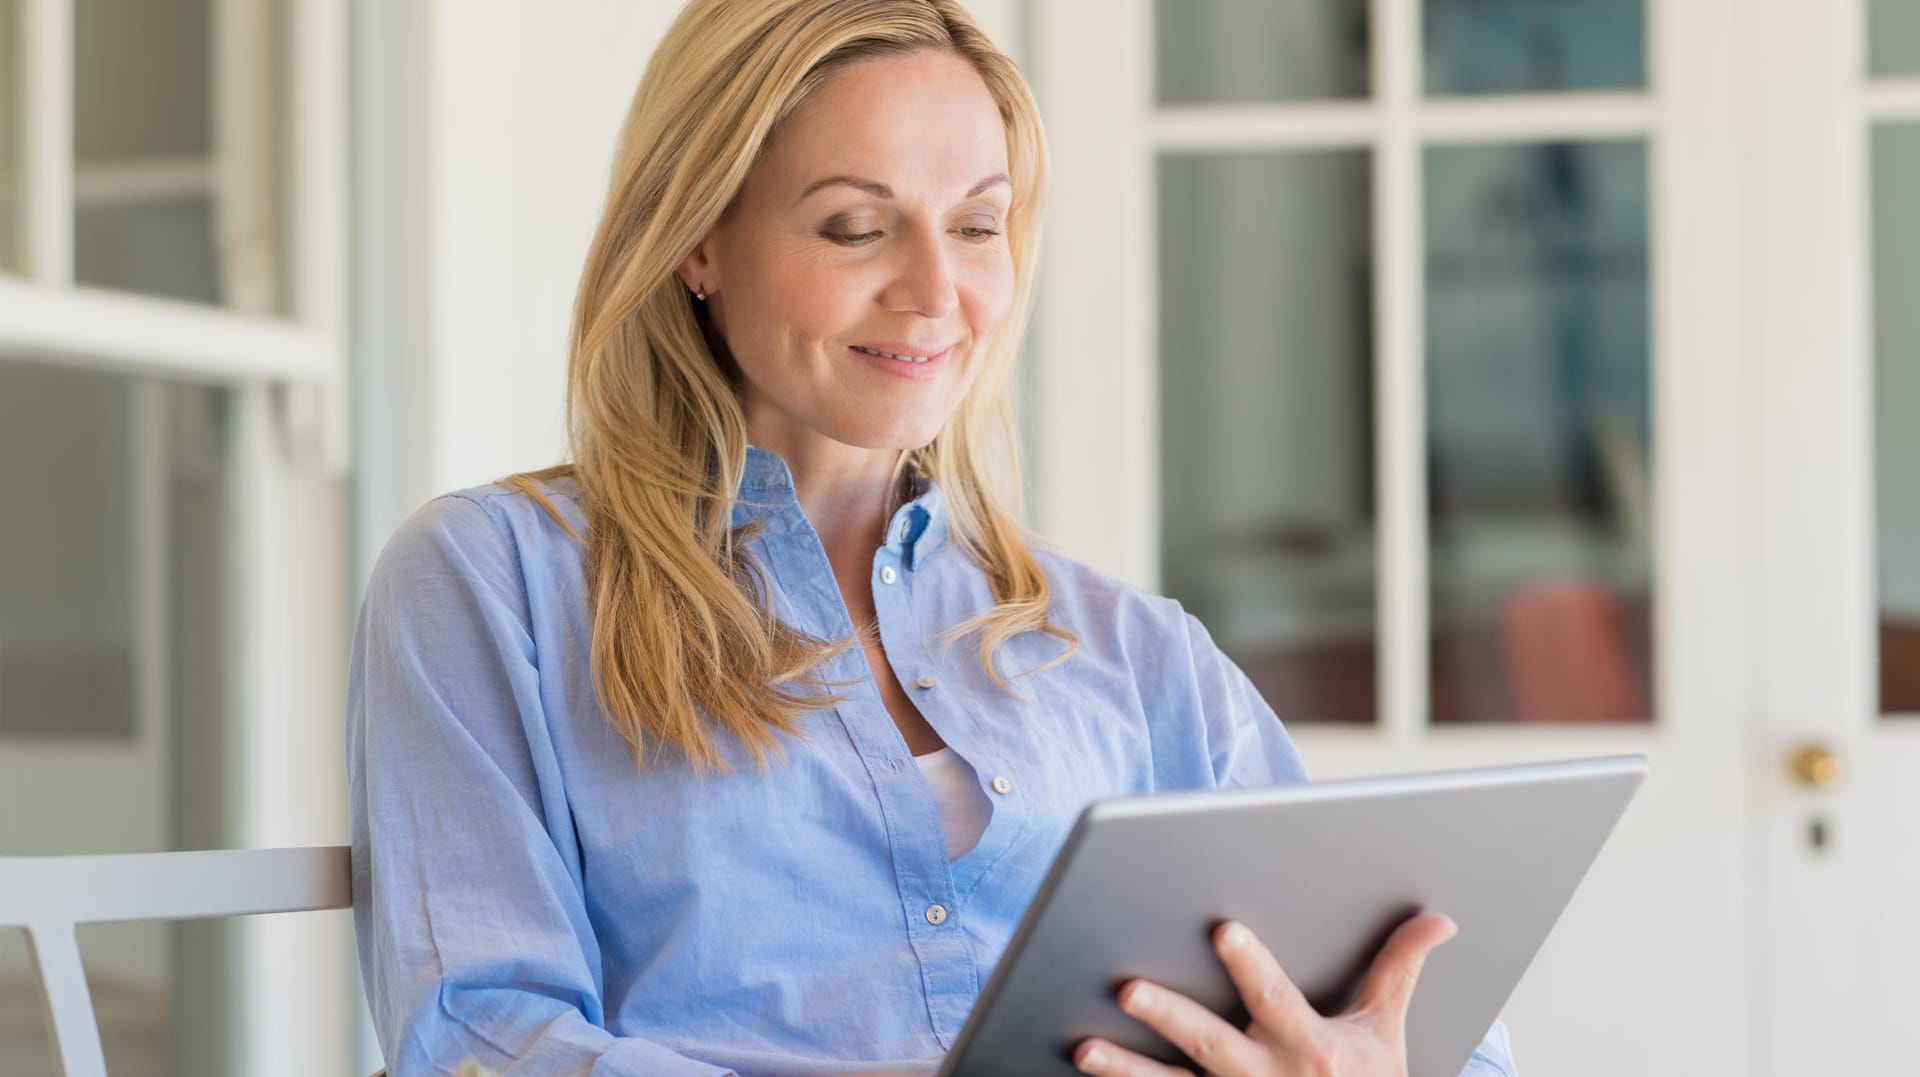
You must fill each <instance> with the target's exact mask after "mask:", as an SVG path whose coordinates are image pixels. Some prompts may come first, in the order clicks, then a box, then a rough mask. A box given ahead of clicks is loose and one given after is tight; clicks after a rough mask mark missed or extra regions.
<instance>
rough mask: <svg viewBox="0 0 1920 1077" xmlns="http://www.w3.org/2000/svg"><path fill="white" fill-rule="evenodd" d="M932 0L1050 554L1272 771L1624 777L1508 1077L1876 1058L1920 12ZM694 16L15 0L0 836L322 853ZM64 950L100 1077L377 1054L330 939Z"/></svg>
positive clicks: (1912, 506) (572, 5)
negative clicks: (1135, 616)
mask: <svg viewBox="0 0 1920 1077" xmlns="http://www.w3.org/2000/svg"><path fill="white" fill-rule="evenodd" d="M968 6H969V7H970V8H971V9H972V10H973V11H974V12H975V13H976V15H977V16H978V18H979V19H980V21H981V23H982V25H983V27H984V28H985V29H987V31H988V32H989V33H990V34H991V35H992V36H993V37H994V38H995V39H996V40H997V41H999V42H1001V44H1002V46H1003V47H1004V48H1005V49H1006V50H1007V51H1009V52H1010V53H1012V54H1013V55H1014V56H1015V57H1016V58H1017V59H1018V60H1019V61H1020V62H1021V64H1022V65H1023V67H1024V68H1025V69H1026V71H1027V72H1028V75H1029V78H1030V79H1031V80H1032V82H1033V84H1034V87H1035V91H1036V94H1037V96H1038V97H1039V100H1040V104H1041V107H1042V110H1043V112H1044V114H1045V116H1046V119H1047V123H1048V132H1049V137H1050V139H1051V142H1052V147H1053V153H1054V162H1053V164H1054V176H1053V186H1052V190H1051V193H1050V198H1049V206H1050V210H1049V216H1048V223H1047V233H1046V243H1045V255H1044V261H1045V265H1044V279H1043V281H1042V284H1041V289H1040V298H1039V310H1038V314H1037V316H1036V320H1035V323H1034V326H1033V329H1032V331H1031V333H1030V335H1029V339H1028V343H1027V347H1026V349H1025V351H1024V353H1023V363H1024V366H1023V367H1022V370H1021V373H1020V377H1019V387H1018V388H1019V400H1018V403H1019V407H1020V414H1021V421H1022V425H1023V427H1024V433H1025V439H1026V441H1025V447H1026V459H1025V464H1026V469H1027V474H1028V480H1029V490H1028V502H1029V505H1028V508H1029V515H1030V517H1031V519H1032V522H1033V524H1034V525H1035V526H1036V527H1037V528H1038V529H1039V530H1040V531H1041V533H1043V534H1045V535H1047V536H1049V537H1050V538H1051V539H1052V540H1054V541H1055V543H1056V544H1057V545H1058V546H1059V547H1060V548H1061V549H1062V550H1063V551H1064V552H1066V553H1067V554H1069V555H1070V556H1073V557H1076V558H1079V559H1081V560H1085V561H1088V562H1091V563H1092V564H1094V565H1096V566H1097V567H1100V568H1102V569H1105V570H1107V571H1110V572H1113V573H1115V574H1117V575H1120V576H1122V577H1124V578H1126V579H1128V580H1130V581H1133V582H1135V583H1138V584H1140V585H1142V586H1145V587H1149V588H1154V589H1158V590H1162V591H1164V592H1166V593H1168V594H1171V595H1173V596H1174V597H1176V598H1178V599H1179V600H1180V601H1181V602H1183V603H1184V604H1185V605H1186V606H1187V608H1188V609H1189V610H1191V611H1192V612H1194V613H1195V614H1197V615H1198V616H1199V617H1200V618H1201V619H1202V620H1203V621H1204V622H1205V623H1206V624H1207V625H1208V626H1209V627H1210V629H1211V630H1212V632H1213V634H1214V635H1215V637H1216V638H1217V639H1218V640H1219V641H1220V642H1221V644H1222V646H1223V647H1224V648H1225V649H1226V651H1227V652H1228V653H1229V654H1230V655H1231V656H1232V657H1233V658H1235V660H1236V661H1238V662H1239V663H1240V664H1241V665H1242V666H1243V668H1245V669H1246V670H1247V671H1248V673H1249V674H1250V675H1251V676H1252V678H1253V679H1254V681H1255V682H1256V684H1257V685H1258V686H1259V688H1260V690H1261V691H1262V693H1263V694H1264V695H1265V696H1266V698H1267V699H1268V701H1269V702H1270V703H1272V705H1273V706H1274V708H1275V710H1276V711H1277V712H1278V713H1279V714H1280V716H1281V717H1282V718H1283V719H1284V720H1285V721H1286V722H1287V723H1288V724H1289V726H1290V728H1291V729H1292V730H1293V733H1294V736H1295V738H1296V740H1297V741H1298V742H1299V744H1300V747H1301V750H1302V752H1303V754H1304V755H1305V757H1306V759H1307V762H1308V764H1309V766H1310V767H1312V769H1313V770H1314V772H1315V773H1316V775H1318V776H1321V777H1337V776H1346V775H1355V774H1366V773H1380V772H1388V771H1406V770H1425V769H1438V768H1444V767H1454V766H1467V765H1478V764H1497V763H1506V762H1520V761H1528V760H1538V759H1552V758H1563V757H1570V756H1578V755H1597V754H1611V753H1617V752H1643V753H1645V754H1647V755H1649V756H1650V757H1651V758H1652V760H1653V776H1652V778H1651V779H1650V780H1649V784H1648V786H1647V788H1646V789H1645V791H1644V792H1643V794H1642V795H1641V797H1640V798H1639V801H1638V803H1637V804H1636V805H1635V806H1634V807H1633V808H1632V809H1631V811H1630V812H1629V813H1628V816H1627V818H1626V820H1625V821H1624V822H1623V823H1622V826H1621V829H1620V830H1619V832H1618V833H1617V834H1616V835H1615V837H1614V839H1613V841H1612V844H1611V845H1610V846H1609V847H1608V849H1607V850H1606V852H1605V853H1604V854H1603V855H1602V857H1601V860H1600V862H1599V863H1598V865H1597V866H1596V867H1595V869H1594V871H1593V873H1592V875H1591V876H1590V877H1589V878H1588V880H1587V882H1586V884H1585V886H1584V888H1583V889H1582V891H1581V892H1580V894H1579V895H1578V897H1577V898H1576V899H1575V902H1574V904H1573V905H1572V906H1571V907H1570V908H1569V910H1568V911H1567V913H1566V915H1565V917H1564V919H1563V920H1562V922H1561V924H1560V926H1559V928H1558V930H1557V931H1556V933H1555V934H1554V936H1553V937H1552V938H1551V939H1550V940H1549V942H1548V943H1547V946H1546V947H1545V949H1544V950H1543V951H1542V952H1541V953H1540V955H1539V957H1538V959H1537V961H1536V963H1535V965H1534V967H1533V969H1532V971H1531V972H1530V973H1529V975H1528V977H1527V979H1526V981H1525V982H1524V983H1523V984H1522V985H1521V987H1520V989H1519V991H1518V993H1517V994H1516V995H1515V997H1514V998H1513V1000H1512V1002H1511V1004H1510V1005H1509V1007H1508V1010H1507V1014H1506V1016H1507V1020H1508V1022H1509V1023H1510V1025H1511V1026H1512V1029H1513V1036H1514V1044H1515V1053H1516V1058H1517V1061H1518V1062H1519V1065H1520V1067H1521V1070H1522V1072H1523V1073H1526V1074H1530V1075H1547V1074H1551V1075H1556V1077H1614V1075H1617V1074H1622V1073H1633V1074H1648V1075H1672V1077H1697V1075H1705V1074H1711V1075H1722V1074H1725V1075H1752V1077H1787V1075H1800V1074H1863V1075H1886V1077H1892V1075H1895V1074H1910V1073H1912V1072H1913V1069H1912V1067H1913V1061H1912V1055H1911V1050H1910V1046H1909V1043H1908V1037H1907V1036H1906V1035H1905V1029H1906V1027H1907V1025H1908V1022H1910V1021H1911V1020H1912V1017H1913V1015H1914V1014H1916V1013H1920V978H1916V977H1915V976H1914V975H1913V974H1912V970H1913V969H1915V968H1920V920H1916V919H1915V918H1914V917H1913V916H1912V915H1911V914H1910V912H1909V910H1910V909H1911V907H1912V906H1913V903H1914V895H1916V894H1920V421H1916V420H1915V419H1914V414H1915V412H1916V411H1920V0H970V2H969V5H968ZM677 7H678V3H677V2H676V0H555V2H548V3H530V2H526V0H0V856H9V855H14V856H19V855H50V854H66V853H96V852H135V851H162V850H185V849H209V848H263V847H272V846H292V845H337V844H341V843H344V842H345V840H346V824H345V818H346V807H345V801H346V797H345V789H344V781H345V778H344V766H343V761H342V724H343V710H344V689H345V668H346V655H347V647H348V640H349V638H350V634H351V630H352V618H353V613H354V610H355V608H356V606H357V602H358V585H359V581H361V580H362V579H364V577H365V575H366V573H367V571H368V570H369V568H370V567H371V565H372V562H373V559H374V557H375V556H377V554H378V552H379V550H380V547H381V545H382V544H383V542H384V541H385V539H386V536H387V535H388V534H389V533H390V532H391V531H392V529H393V528H394V526H395V525H396V524H397V523H398V522H399V521H400V520H401V519H402V518H403V517H404V516H405V515H406V514H407V513H408V512H410V511H411V510H412V509H413V508H414V507H416V506H418V505H419V504H420V503H421V502H423V501H424V500H426V499H427V498H428V497H430V496H432V495H433V494H435V493H438V492H442V491H445V490H449V489H454V488H457V487H462V486H468V485H473V484H477V483H482V482H486V481H489V480H491V479H493V478H496V477H499V476H501V475H504V474H506V473H508V472H510V471H517V470H523V469H528V468H534V467H539V466H544V465H546V464H549V463H553V462H556V461H557V460H558V459H559V458H560V456H561V454H562V452H563V448H564V445H563V435H562V404H563V401H562V391H563V372H564V366H565V359H566V357H565V343H566V333H567V319H568V315H569V305H570V301H571V298H572V293H573V288H574V284H575V280H576V278H577V274H578V272H579V267H580V263H581V260H582V259H583V257H584V255H585V251H586V246H587V242H588V239H589V237H590V233H591V229H592V227H593V224H594V222H595V219H596V217H597V215H598V212H599V209H600V202H601V198H602V194H603V191H604V187H605V184H606V180H607V169H608V167H609V165H610V163H611V159H612V150H613V139H614V135H615V132H616V130H617V127H618V124H619V121H620V119H621V117H622V115H623V114H624V111H625V108H626V105H627V101H628V98H629V96H630V95H631V93H632V91H633V88H634V85H635V83H636V82H637V80H638V78H639V75H640V71H641V68H642V65H643V64H644V63H645V60H646V58H647V56H648V55H649V54H650V52H651V50H652V48H653V46H654V43H655V42H656V41H657V40H658V38H659V36H660V34H661V33H662V32H663V31H664V29H665V28H666V26H667V24H668V22H669V21H670V20H671V18H672V17H673V14H674V12H675V10H676V9H677ZM1498 870H1503V871H1511V872H1515V873H1521V872H1524V871H1525V870H1526V865H1524V864H1511V865H1501V866H1499V867H1498ZM80 942H81V949H82V952H83V954H84V955H85V959H86V963H87V970H88V975H89V982H90V987H91V990H92V994H93V997H94V1002H95V1005H96V1007H97V1009H98V1012H99V1015H100V1021H101V1027H102V1035H103V1039H104V1043H105V1050H106V1059H107V1063H108V1066H109V1068H110V1070H111V1072H112V1073H113V1074H114V1075H115V1077H161V1075H171V1077H242V1075H252V1074H261V1073H268V1072H272V1073H276V1074H282V1075H287V1077H321V1075H325V1077H349V1075H355V1074H360V1075H364V1074H366V1073H368V1072H371V1071H372V1070H373V1069H374V1068H377V1066H378V1064H379V1061H378V1057H377V1052H376V1051H375V1050H374V1048H373V1047H372V1045H371V1041H370V1033H369V1032H368V1031H367V1029H366V1025H365V1022H364V1017H363V1015H362V1010H363V1003H362V1002H361V1000H360V997H359V982H358V974H357V971H356V969H355V963H354V961H355V959H354V948H353V935H352V924H351V919H350V916H349V914H348V913H346V912H344V911H335V912H328V913H313V914H301V915H290V916H280V917H263V918H254V919H247V920H242V921H205V922H193V923H183V924H171V925H154V924H136V925H109V926H101V927H92V928H85V929H83V930H82V932H81V935H80ZM53 1072H55V1071H54V1067H53V1062H52V1058H51V1054H50V1051H49V1049H48V1039H47V1036H46V1033H45V1031H44V1030H43V1029H42V1027H41V1018H40V1011H39V1005H38V1000H37V998H36V995H35V993H34V988H33V986H32V980H31V977H30V963H29V955H28V949H27V945H26V943H25V939H24V936H22V935H19V934H18V933H13V932H7V931H4V930H0V1074H6V1075H9V1077H13V1075H19V1077H39V1075H42V1074H52V1073H53Z"/></svg>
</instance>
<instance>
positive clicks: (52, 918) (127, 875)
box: [0, 845, 353, 1077]
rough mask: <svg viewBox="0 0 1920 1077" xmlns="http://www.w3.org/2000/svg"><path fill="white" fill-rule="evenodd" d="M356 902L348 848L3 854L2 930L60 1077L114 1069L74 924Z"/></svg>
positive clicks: (96, 1076) (103, 1074)
mask: <svg viewBox="0 0 1920 1077" xmlns="http://www.w3.org/2000/svg"><path fill="white" fill-rule="evenodd" d="M352 904H353V881H352V875H351V873H350V871H349V869H348V864H347V847H346V846H344V845H333V846H323V847H319V848H312V849H242V850H219V851H214V852H199V853H130V854H125V855H119V856H28V857H0V928H22V929H25V931H26V933H27V947H28V951H29V953H30V954H31V956H32V959H33V964H34V968H35V970H36V972H37V973H38V975H39V980H40V993H41V1001H42V1004H43V1009H44V1013H45V1015H46V1020H47V1029H48V1032H49V1034H50V1035H51V1036H52V1039H53V1062H54V1072H55V1073H56V1074H58V1075H59V1077H107V1064H106V1059H105V1057H104V1056H103V1055H102V1054H101V1052H100V1029H99V1025H98V1023H97V1022H96V1021H95V1019H94V1014H93V1001H92V999H91V997H90V996H89V995H88V992H87V977H86V970H85V969H84V968H82V967H81V964H80V947H79V942H78V939H77V937H76V935H75V928H76V927H77V926H78V925H80V924H94V923H104V922H109V921H115V920H194V919H199V918H202V917H209V916H247V915H252V914H255V913H269V912H306V911H309V910H315V909H344V908H348V907H350V906H351V905H352Z"/></svg>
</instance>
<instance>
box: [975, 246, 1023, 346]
mask: <svg viewBox="0 0 1920 1077" xmlns="http://www.w3.org/2000/svg"><path fill="white" fill-rule="evenodd" d="M1013 291H1014V279H1013V263H1012V261H1011V260H1006V261H1003V262H1001V263H999V264H995V265H990V266H983V267H982V268H981V270H980V272H979V274H978V275H977V276H976V277H975V280H974V285H973V287H972V288H971V289H969V295H970V299H971V301H970V302H969V304H968V306H969V308H970V309H969V310H968V312H967V317H968V320H969V321H971V322H972V323H973V329H974V332H975V333H976V334H977V335H978V336H979V338H980V341H981V344H982V345H984V344H985V343H986V341H987V339H988V338H989V337H991V336H992V335H993V332H994V330H996V329H998V328H1000V324H1001V323H1002V322H1004V321H1006V320H1007V315H1008V314H1009V313H1011V312H1012V310H1013Z"/></svg>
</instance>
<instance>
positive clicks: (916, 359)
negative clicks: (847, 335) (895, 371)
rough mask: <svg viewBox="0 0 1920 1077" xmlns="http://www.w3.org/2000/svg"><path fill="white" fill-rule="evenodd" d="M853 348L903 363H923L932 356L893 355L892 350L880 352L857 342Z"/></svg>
mask: <svg viewBox="0 0 1920 1077" xmlns="http://www.w3.org/2000/svg"><path fill="white" fill-rule="evenodd" d="M853 350H854V351H860V352H866V353H867V354H868V355H878V356H881V357H882V358H885V359H898V360H900V361H901V362H903V363H924V362H926V361H927V360H928V359H930V358H932V357H931V356H927V355H895V354H893V353H892V352H881V351H874V350H873V349H872V348H863V347H861V346H860V345H858V344H855V345H854V346H853Z"/></svg>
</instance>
